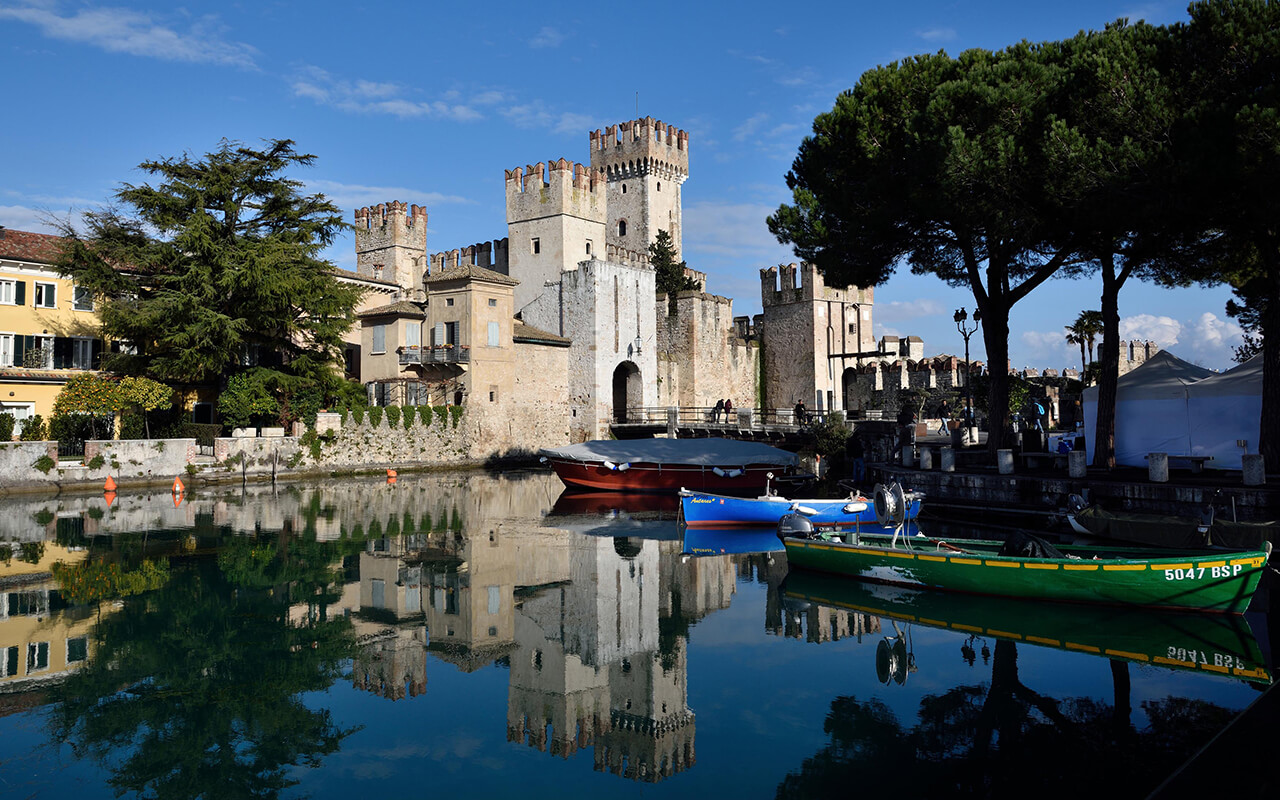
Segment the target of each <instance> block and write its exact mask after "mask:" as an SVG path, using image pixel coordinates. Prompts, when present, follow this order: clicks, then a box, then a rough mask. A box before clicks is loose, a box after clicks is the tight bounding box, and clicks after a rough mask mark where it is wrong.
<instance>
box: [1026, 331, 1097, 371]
mask: <svg viewBox="0 0 1280 800" xmlns="http://www.w3.org/2000/svg"><path fill="white" fill-rule="evenodd" d="M1019 339H1020V340H1021V341H1022V346H1023V353H1024V357H1025V358H1027V359H1029V360H1030V361H1031V362H1032V363H1033V364H1035V365H1039V366H1047V367H1054V368H1063V367H1075V368H1076V369H1080V345H1078V344H1070V343H1069V342H1067V333H1066V330H1065V329H1063V330H1056V331H1023V333H1022V335H1021V336H1019ZM1094 355H1095V357H1096V356H1097V343H1095V346H1094Z"/></svg>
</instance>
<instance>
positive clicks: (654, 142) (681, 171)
mask: <svg viewBox="0 0 1280 800" xmlns="http://www.w3.org/2000/svg"><path fill="white" fill-rule="evenodd" d="M588 138H589V140H590V146H591V166H593V167H596V168H599V169H603V170H605V172H606V174H607V175H608V176H609V180H611V181H613V180H620V179H622V178H628V177H632V176H636V175H641V174H648V173H650V172H657V173H659V174H663V175H665V176H668V177H669V178H670V179H671V180H675V181H679V182H683V181H684V179H685V178H687V177H689V133H688V131H682V130H680V129H679V128H677V127H675V126H673V125H668V124H666V123H665V122H663V121H662V120H655V119H654V118H653V117H645V118H644V119H633V120H628V121H626V122H621V123H618V124H617V125H610V126H609V127H607V128H605V129H604V130H603V131H600V130H595V131H591V132H590V133H589V134H588Z"/></svg>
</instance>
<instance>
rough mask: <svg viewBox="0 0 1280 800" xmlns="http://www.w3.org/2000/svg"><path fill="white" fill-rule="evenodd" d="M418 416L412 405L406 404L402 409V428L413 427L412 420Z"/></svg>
mask: <svg viewBox="0 0 1280 800" xmlns="http://www.w3.org/2000/svg"><path fill="white" fill-rule="evenodd" d="M417 416H418V411H417V409H415V408H414V407H413V406H408V407H406V408H405V410H404V429H405V430H406V431H407V430H409V429H410V428H412V427H413V421H414V419H416V418H417Z"/></svg>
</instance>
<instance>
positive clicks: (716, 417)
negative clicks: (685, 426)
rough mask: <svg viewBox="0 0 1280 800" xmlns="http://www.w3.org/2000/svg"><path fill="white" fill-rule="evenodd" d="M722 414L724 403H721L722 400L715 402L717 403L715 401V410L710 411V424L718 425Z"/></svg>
mask: <svg viewBox="0 0 1280 800" xmlns="http://www.w3.org/2000/svg"><path fill="white" fill-rule="evenodd" d="M723 412H724V401H723V400H717V401H716V407H715V408H713V409H711V421H712V422H715V423H719V422H720V414H721V413H723Z"/></svg>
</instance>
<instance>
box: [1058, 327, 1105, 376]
mask: <svg viewBox="0 0 1280 800" xmlns="http://www.w3.org/2000/svg"><path fill="white" fill-rule="evenodd" d="M1066 331H1067V342H1068V343H1070V344H1078V345H1080V379H1081V380H1084V374H1085V373H1086V372H1087V371H1088V369H1089V365H1090V364H1092V363H1093V346H1094V344H1096V343H1097V341H1098V337H1099V336H1100V335H1101V334H1102V312H1101V311H1081V312H1080V316H1078V317H1076V321H1075V322H1074V323H1072V324H1071V325H1070V326H1069V327H1067V329H1066Z"/></svg>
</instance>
